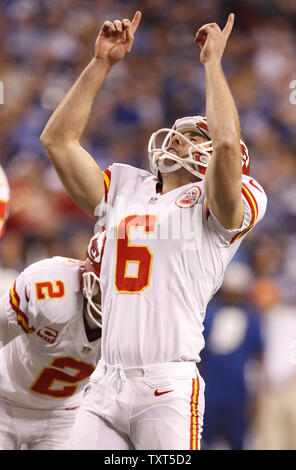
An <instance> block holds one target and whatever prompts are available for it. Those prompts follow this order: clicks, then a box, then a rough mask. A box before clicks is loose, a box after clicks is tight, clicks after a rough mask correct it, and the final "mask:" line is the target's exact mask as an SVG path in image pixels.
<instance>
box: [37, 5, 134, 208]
mask: <svg viewBox="0 0 296 470" xmlns="http://www.w3.org/2000/svg"><path fill="white" fill-rule="evenodd" d="M140 20H141V12H139V11H137V12H136V14H135V16H134V18H133V20H132V21H130V20H128V19H124V20H122V21H119V20H116V21H114V22H110V21H105V22H104V24H103V26H102V28H101V30H100V32H99V35H98V37H97V40H96V43H95V54H94V57H93V59H92V60H91V62H90V63H89V64H88V66H87V67H86V68H85V69H84V71H83V72H82V74H81V75H80V76H79V78H78V79H77V81H76V82H75V84H74V85H73V87H72V88H71V89H70V91H69V92H68V93H67V94H66V96H65V97H64V99H63V100H62V102H61V103H60V104H59V106H58V107H57V109H56V110H55V111H54V113H53V114H52V116H51V117H50V119H49V121H48V123H47V124H46V127H45V129H44V130H43V132H42V135H41V138H40V140H41V143H42V145H43V147H44V148H45V150H46V152H47V154H48V156H49V158H50V160H51V161H52V163H53V165H54V167H55V169H56V171H57V173H58V175H59V177H60V179H61V181H62V183H63V185H64V186H65V188H66V190H67V191H68V193H69V194H70V196H71V197H72V199H73V200H74V201H75V202H76V203H77V204H78V205H79V206H80V207H81V208H82V209H83V210H84V211H85V212H87V213H88V214H90V215H94V209H95V207H96V206H97V205H98V203H100V201H101V200H102V197H103V195H104V180H103V176H102V172H101V170H100V168H99V166H98V165H97V163H96V162H95V160H94V159H93V158H92V156H91V155H90V154H89V153H88V152H87V151H86V150H85V149H84V148H83V147H82V146H81V145H80V138H81V135H82V133H83V131H84V129H85V126H86V123H87V120H88V117H89V113H90V110H91V107H92V103H93V100H94V98H95V96H96V93H97V92H98V90H99V89H100V88H101V86H102V84H103V82H104V80H105V78H106V77H107V75H108V73H109V72H110V70H111V69H112V67H113V65H114V64H115V63H116V62H118V61H119V60H121V59H123V58H124V57H125V55H126V54H127V53H128V52H130V50H131V48H132V44H133V41H134V34H135V32H136V30H137V28H138V25H139V22H140Z"/></svg>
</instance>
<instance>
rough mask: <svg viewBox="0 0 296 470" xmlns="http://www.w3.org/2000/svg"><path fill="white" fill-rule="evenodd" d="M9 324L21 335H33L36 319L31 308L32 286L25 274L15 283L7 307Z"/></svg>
mask: <svg viewBox="0 0 296 470" xmlns="http://www.w3.org/2000/svg"><path fill="white" fill-rule="evenodd" d="M5 309H6V312H7V316H8V322H9V324H10V325H12V326H14V327H16V328H17V330H18V331H19V332H20V333H27V334H28V333H33V332H34V331H35V329H36V328H35V323H36V318H34V315H33V313H32V309H31V308H30V285H29V282H28V280H27V277H26V275H25V273H24V272H22V273H21V274H20V275H19V276H18V277H17V279H16V281H15V282H14V284H13V286H12V288H11V289H10V291H9V295H8V298H7V303H6V306H5Z"/></svg>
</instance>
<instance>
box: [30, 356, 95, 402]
mask: <svg viewBox="0 0 296 470" xmlns="http://www.w3.org/2000/svg"><path fill="white" fill-rule="evenodd" d="M65 367H69V368H71V369H74V370H77V371H78V372H77V373H76V374H75V375H71V374H67V373H66V372H63V371H62V370H59V369H65ZM94 370H95V368H94V366H93V364H90V363H87V362H82V361H77V360H76V359H74V358H73V357H58V358H57V359H54V360H53V361H52V362H51V364H50V365H49V367H44V368H43V369H42V371H41V373H40V375H39V377H38V378H37V380H36V381H35V382H34V383H33V385H31V387H30V388H31V390H32V391H33V392H37V393H41V394H42V395H48V396H50V397H55V398H66V397H71V396H72V395H74V393H75V392H76V389H77V386H78V383H77V382H80V381H81V380H84V379H86V378H87V377H89V376H90V375H91V374H92V372H93V371H94ZM55 381H58V382H64V383H68V384H69V383H70V384H72V385H68V386H67V385H64V386H63V387H62V388H60V389H54V388H52V385H53V384H54V382H55Z"/></svg>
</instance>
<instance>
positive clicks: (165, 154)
mask: <svg viewBox="0 0 296 470" xmlns="http://www.w3.org/2000/svg"><path fill="white" fill-rule="evenodd" d="M190 131H194V132H198V133H199V134H201V135H203V136H204V137H206V139H208V140H207V141H206V142H202V143H201V144H194V143H193V142H191V141H190V139H188V138H187V137H185V136H184V135H183V133H184V132H190ZM161 133H166V135H165V137H164V138H163V140H162V143H161V145H157V143H156V139H157V138H158V136H159V134H161ZM175 135H177V136H179V137H180V138H181V139H182V140H183V141H185V142H187V143H188V144H189V149H188V156H187V157H183V158H182V157H178V155H175V154H174V153H172V152H170V151H169V150H168V149H169V147H170V142H171V138H172V137H173V136H175ZM240 144H241V150H242V172H243V173H244V174H247V175H248V174H249V172H250V159H249V153H248V149H247V147H246V144H245V143H244V141H243V139H242V138H241V139H240ZM212 153H213V143H212V141H211V138H210V134H209V130H208V125H207V118H206V117H204V116H188V117H184V118H181V119H177V121H176V122H175V124H174V125H173V127H172V128H171V129H169V128H163V129H159V130H158V131H156V132H154V133H153V134H152V135H151V137H150V140H149V144H148V158H149V163H150V170H151V172H152V173H153V174H154V175H155V176H158V172H159V171H160V173H171V172H173V171H176V170H178V169H179V168H181V167H183V168H185V169H186V170H188V171H189V172H190V173H192V174H193V175H195V176H197V177H198V178H200V179H204V176H205V173H206V169H207V166H208V163H209V160H210V158H211V155H212ZM166 159H169V160H173V161H174V162H175V163H174V164H172V165H168V164H166V162H165V160H166Z"/></svg>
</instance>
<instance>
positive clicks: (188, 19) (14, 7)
mask: <svg viewBox="0 0 296 470" xmlns="http://www.w3.org/2000/svg"><path fill="white" fill-rule="evenodd" d="M137 9H139V10H141V11H142V13H143V18H142V22H141V24H140V27H139V29H138V32H137V36H136V40H135V43H134V46H133V50H132V53H131V54H130V55H129V56H128V57H127V58H126V59H125V60H124V61H122V62H120V63H118V64H117V65H116V66H115V67H114V69H113V70H112V72H111V74H110V76H109V77H108V80H107V81H106V82H105V84H104V86H103V88H102V90H101V91H100V93H99V95H98V97H97V98H96V101H95V104H94V107H93V110H92V114H91V117H90V120H89V123H88V125H87V129H86V132H85V133H84V136H83V145H84V146H85V147H86V148H87V149H88V150H89V152H90V153H91V154H92V155H93V156H94V158H95V159H96V160H97V162H98V163H99V165H100V167H101V168H102V169H105V168H107V167H108V166H109V165H110V164H111V163H113V162H114V161H116V162H122V163H129V164H132V165H135V166H138V167H142V168H146V169H148V159H147V145H148V140H149V137H150V135H151V133H152V132H153V131H155V130H157V129H158V128H161V127H171V126H172V124H173V123H174V121H175V119H177V118H180V117H182V116H186V115H198V114H202V115H203V114H205V82H204V72H203V68H202V66H201V65H200V62H199V50H198V48H197V46H196V45H194V43H193V39H194V35H195V32H196V31H197V29H198V28H199V27H200V26H201V25H202V24H204V23H206V22H212V21H216V22H217V23H218V24H219V25H220V26H221V27H223V26H224V24H225V22H226V19H227V16H228V14H229V13H230V12H234V13H235V15H236V18H235V26H234V30H233V32H232V35H231V37H230V39H229V43H228V46H227V51H226V53H225V57H224V59H223V68H224V71H225V74H226V76H227V79H228V81H229V84H230V87H231V90H232V92H233V96H234V99H235V102H236V104H237V107H238V111H239V115H240V121H241V127H242V134H243V137H244V139H245V141H246V143H247V146H248V148H249V152H250V156H251V175H252V176H254V178H255V179H257V180H258V181H259V182H260V183H261V184H262V186H263V187H264V189H265V191H266V193H267V196H268V207H267V212H266V215H265V218H264V219H263V221H262V222H261V223H260V224H259V225H258V227H256V228H255V230H254V231H253V232H252V233H251V234H250V235H249V236H248V237H247V239H246V240H245V241H244V243H243V244H242V246H241V248H240V249H239V251H238V253H237V255H236V258H235V260H234V261H235V262H237V263H240V265H243V266H244V267H247V268H248V269H249V270H250V272H251V274H252V282H251V284H250V285H251V292H252V295H251V297H250V299H248V301H250V302H251V305H254V309H255V310H256V309H257V310H259V311H260V312H261V313H262V312H264V313H263V314H262V315H261V314H258V317H260V322H262V324H263V345H264V344H265V345H267V344H269V343H268V341H269V340H270V341H271V340H274V341H275V342H276V341H277V339H276V333H275V334H274V335H273V337H272V336H267V339H266V342H265V343H264V335H265V336H266V331H267V330H268V328H267V327H266V321H265V320H266V318H267V317H268V315H267V314H266V311H267V312H269V311H270V312H271V311H272V309H274V307H275V306H276V305H277V306H280V307H281V308H282V310H283V311H286V310H287V311H289V312H291V311H293V312H294V315H295V318H296V289H295V285H296V269H295V265H296V132H295V128H296V105H295V104H294V105H293V104H292V102H291V100H290V95H291V93H292V91H293V90H292V89H291V88H290V84H291V82H292V81H293V80H296V2H295V1H294V0H241V1H239V2H237V1H235V0H207V1H203V0H182V1H179V0H145V1H144V2H141V1H139V0H51V1H45V0H1V1H0V13H1V14H0V38H1V39H0V40H1V48H0V80H1V81H2V82H3V84H4V104H3V105H0V108H1V109H0V129H1V132H0V165H1V166H2V167H3V168H4V170H5V172H6V174H7V177H8V180H9V184H10V190H11V202H10V205H9V220H8V224H7V230H6V234H5V236H4V238H3V239H2V240H1V244H0V278H1V286H0V287H1V289H2V291H3V290H4V289H5V288H6V286H7V287H9V286H10V283H11V279H13V278H14V277H15V274H16V273H18V272H20V271H21V270H22V269H23V268H24V267H25V266H27V265H28V264H30V263H32V262H34V261H36V260H39V259H42V258H45V257H49V256H54V255H61V256H69V257H74V258H78V259H84V255H85V250H86V246H87V242H88V239H89V238H90V236H91V235H92V233H93V227H94V221H93V220H92V219H91V218H89V217H88V216H86V215H84V214H83V213H82V212H81V211H80V210H79V209H78V208H77V207H76V206H75V204H74V203H73V202H72V201H71V199H70V198H69V196H68V195H67V194H66V193H65V191H64V189H63V187H62V185H61V183H60V182H59V180H58V178H57V176H56V174H55V171H54V170H53V168H52V167H51V165H50V163H49V160H48V158H47V156H46V154H45V152H44V150H43V149H42V147H41V144H40V141H39V137H40V134H41V132H42V130H43V128H44V126H45V123H46V122H47V120H48V118H49V116H50V115H51V113H52V112H53V110H54V109H55V108H56V106H57V104H58V103H59V101H60V100H61V98H62V97H63V96H64V94H65V93H66V92H67V91H68V89H69V88H70V86H71V84H72V83H73V82H74V81H75V79H76V78H77V77H78V75H79V73H80V72H81V71H82V69H83V68H84V66H86V64H87V63H88V61H89V60H90V59H91V57H92V53H93V45H94V42H95V39H96V36H97V34H98V31H99V28H100V26H101V25H102V23H103V22H104V20H106V19H109V20H115V19H122V18H131V17H132V15H133V13H134V12H135V11H136V10H137ZM294 198H295V200H294ZM262 283H263V284H262ZM262 285H263V286H266V285H267V286H268V287H269V290H268V287H267V289H264V288H261V287H262ZM260 286H261V287H260ZM274 292H277V296H276V297H275V299H274V298H273V296H272V294H273V293H274ZM220 296H222V297H223V292H222V293H220ZM270 297H272V298H273V300H274V303H272V302H271V304H269V303H268V302H267V305H268V307H266V303H264V302H266V298H268V299H269V298H270ZM224 300H225V299H224ZM217 308H218V307H217ZM285 309H286V310H285ZM280 318H281V317H280ZM294 323H295V322H294ZM294 323H293V321H291V328H290V333H291V335H292V339H293V334H294V337H295V341H296V327H295V325H294ZM280 327H281V321H279V328H280ZM292 328H294V330H293V329H292ZM288 330H289V328H288ZM264 331H265V333H264ZM268 331H269V330H268ZM275 332H276V329H275ZM293 332H294V333H293ZM277 333H278V334H280V331H278V332H277ZM271 338H272V339H271ZM292 339H291V340H289V341H290V342H289V344H290V343H291V341H292ZM268 347H269V348H270V349H268V348H267V346H266V347H264V346H263V353H262V354H263V356H262V357H263V359H262V360H263V361H266V362H263V363H264V364H268V361H270V357H269V356H268V357H266V358H265V354H266V355H267V354H268V351H272V350H273V346H272V344H271V345H269V346H268ZM282 349H283V348H282ZM279 350H280V348H279ZM281 351H282V350H281ZM286 353H287V358H288V357H289V354H290V353H291V351H290V350H289V348H288V351H286ZM279 354H281V353H280V352H279ZM282 354H285V352H282ZM287 360H288V359H287ZM295 367H296V366H295ZM267 369H268V366H267V365H266V366H265V365H264V367H263V371H264V372H266V371H267ZM263 375H264V374H263ZM266 375H268V374H266ZM291 375H293V374H291ZM295 377H296V374H295ZM295 377H294V380H295V381H296V378H295ZM282 380H283V383H284V380H285V378H282ZM289 380H290V379H289ZM291 380H292V379H291ZM275 381H276V380H275ZM279 381H280V379H279V380H278V381H276V382H279ZM262 382H263V383H264V384H265V382H266V383H269V382H268V380H267V379H266V381H265V379H263V380H262ZM271 382H272V381H271ZM262 386H263V387H264V386H267V387H268V386H269V387H271V385H262ZM277 386H279V385H278V383H277ZM252 442H253V441H252ZM256 442H257V441H256ZM260 442H261V441H260V438H259V440H258V444H256V443H254V442H253V444H252V445H254V446H255V445H259V446H260V445H265V444H260ZM250 445H251V444H250ZM287 445H292V446H294V448H296V439H295V442H294V444H287ZM266 446H268V444H266Z"/></svg>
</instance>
